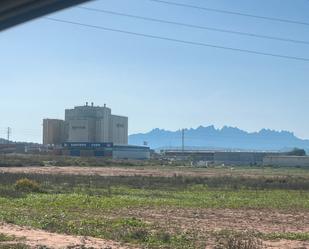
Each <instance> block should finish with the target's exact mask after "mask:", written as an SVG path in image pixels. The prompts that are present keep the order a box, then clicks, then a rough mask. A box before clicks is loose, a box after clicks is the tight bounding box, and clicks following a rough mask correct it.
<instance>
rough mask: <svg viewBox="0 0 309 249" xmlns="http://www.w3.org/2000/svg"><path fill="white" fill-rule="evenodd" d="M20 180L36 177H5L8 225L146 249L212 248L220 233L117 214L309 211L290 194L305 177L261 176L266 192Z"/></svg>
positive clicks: (77, 179) (302, 194)
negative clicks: (35, 186)
mask: <svg viewBox="0 0 309 249" xmlns="http://www.w3.org/2000/svg"><path fill="white" fill-rule="evenodd" d="M18 177H20V178H24V177H29V175H28V176H27V175H21V174H18V175H17V176H16V175H10V174H6V175H5V176H4V175H2V176H0V179H1V180H2V179H3V181H0V182H1V183H0V222H1V221H4V222H7V223H14V224H17V225H27V226H31V227H35V228H39V229H44V230H48V231H51V232H58V233H66V234H73V235H82V236H84V235H85V236H93V237H98V238H104V239H112V240H116V241H120V242H124V243H132V244H137V245H139V246H143V247H144V248H166V249H167V248H175V249H199V248H205V242H206V241H207V238H208V236H212V234H205V233H201V231H197V230H192V228H191V230H190V229H187V230H184V229H183V228H181V227H178V228H177V227H176V228H174V229H173V230H167V229H166V228H165V227H162V224H161V225H160V223H159V222H155V221H151V222H150V221H146V220H144V219H142V218H141V217H138V213H137V214H136V215H135V216H134V215H129V216H123V215H122V216H121V215H120V216H117V215H116V214H117V212H120V211H121V210H139V209H140V208H141V209H143V210H147V209H148V208H150V209H156V208H163V209H164V208H168V207H170V208H171V209H174V210H177V209H201V208H217V209H224V208H227V209H257V210H258V209H275V210H282V211H287V210H293V211H300V210H301V211H305V212H307V211H309V191H308V190H307V191H304V190H290V189H289V187H291V186H292V187H293V188H294V187H295V186H297V184H298V182H297V179H298V178H295V179H294V178H287V180H286V179H283V181H282V179H281V178H278V179H273V180H271V182H269V181H268V180H267V181H265V179H264V178H261V181H260V184H261V186H259V185H258V184H259V181H258V180H256V179H254V180H248V179H246V178H243V177H241V178H226V177H225V178H210V179H207V181H208V185H207V184H204V182H203V181H204V180H201V179H198V178H197V179H191V178H185V177H174V178H162V177H159V178H152V177H97V176H96V177H90V176H83V177H81V176H50V175H47V176H46V175H45V176H42V175H30V178H31V179H33V180H36V181H38V182H39V183H40V190H41V191H40V192H39V193H36V192H32V193H29V192H20V190H18V189H16V188H14V183H15V181H16V179H18ZM200 181H202V182H203V184H201V183H200ZM300 182H301V184H303V185H299V186H300V187H299V188H301V186H306V182H305V181H300ZM279 183H280V184H279ZM269 184H273V185H269ZM231 185H235V187H234V188H232V187H231ZM255 185H256V188H255V189H253V188H252V186H255ZM213 186H216V187H213ZM277 186H279V187H278V188H277ZM264 187H266V189H264ZM257 236H258V237H259V238H263V239H291V240H309V235H308V234H307V233H271V234H259V235H257ZM0 238H1V237H0ZM0 249H1V247H0Z"/></svg>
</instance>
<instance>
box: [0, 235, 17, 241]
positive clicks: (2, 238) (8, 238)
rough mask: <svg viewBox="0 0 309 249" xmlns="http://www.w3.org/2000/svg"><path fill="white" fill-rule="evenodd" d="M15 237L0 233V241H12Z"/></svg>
mask: <svg viewBox="0 0 309 249" xmlns="http://www.w3.org/2000/svg"><path fill="white" fill-rule="evenodd" d="M14 240H15V237H14V236H9V235H6V234H3V233H0V242H7V241H14Z"/></svg>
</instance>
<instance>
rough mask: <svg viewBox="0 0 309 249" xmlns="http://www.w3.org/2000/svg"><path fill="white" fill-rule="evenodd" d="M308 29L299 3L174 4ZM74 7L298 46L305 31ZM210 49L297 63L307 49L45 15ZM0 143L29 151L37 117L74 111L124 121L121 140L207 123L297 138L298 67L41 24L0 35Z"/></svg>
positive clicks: (110, 0)
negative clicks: (90, 106) (90, 109)
mask: <svg viewBox="0 0 309 249" xmlns="http://www.w3.org/2000/svg"><path fill="white" fill-rule="evenodd" d="M174 1H177V2H181V3H190V4H195V5H200V6H204V7H210V8H220V9H225V10H230V11H238V12H246V13H251V14H255V15H264V16H272V17H278V18H286V19H293V20H299V21H304V22H309V15H308V13H309V2H308V1H307V0H233V1H231V0H174ZM85 6H89V7H95V8H101V9H105V10H113V11H121V12H125V13H128V14H135V15H143V16H147V17H154V18H161V19H167V20H172V21H180V22H186V23H191V24H197V25H206V26H211V27H216V28H223V29H233V30H237V31H243V32H253V33H259V34H264V35H272V36H279V37H286V38H293V39H299V40H307V41H309V26H306V25H295V24H287V23H280V22H271V21H265V20H259V19H254V18H247V17H241V16H234V15H224V14H219V13H211V12H205V11H201V10H194V9H188V8H182V7H176V6H167V5H163V4H159V3H155V2H152V1H149V0H101V1H100V0H99V1H94V2H92V3H89V4H86V5H85ZM51 17H54V18H61V19H65V20H70V21H78V22H82V23H87V24H93V25H101V26H104V27H109V28H117V29H123V30H128V31H133V32H142V33H147V34H153V35H161V36H166V37H170V38H178V39H184V40H189V41H197V42H206V43H212V44H216V45H221V46H229V47H235V48H243V49H251V50H258V51H264V52H270V53H278V54H286V55H292V56H300V57H307V58H309V45H301V44H293V43H287V42H279V41H270V40H263V39H257V38H247V37H241V36H237V35H231V34H222V33H216V32H211V31H201V30H194V29H189V28H183V27H177V26H173V25H164V24H156V23H151V22H146V21H140V20H133V19H129V18H126V17H117V16H112V15H107V14H101V13H95V12H89V11H86V10H83V9H79V8H72V9H68V10H65V11H62V12H58V13H56V14H53V15H51ZM0 56H1V57H0V58H1V59H0V73H1V74H0V77H1V106H0V116H1V119H0V137H1V136H2V137H4V136H5V132H6V131H5V129H6V127H7V126H10V127H12V130H13V139H14V140H24V141H25V140H26V141H41V133H42V126H41V124H42V119H43V118H47V117H49V118H63V117H64V109H65V108H71V107H73V106H75V105H82V104H84V103H85V102H86V101H88V102H92V101H93V102H94V103H95V104H96V105H103V104H104V103H106V104H107V105H108V106H109V107H111V108H112V111H113V112H114V113H115V114H121V115H127V116H128V117H129V132H130V133H136V132H145V131H148V130H150V129H152V128H155V127H159V128H165V129H171V130H177V129H179V128H182V127H187V128H190V127H197V126H199V125H204V126H206V125H210V124H214V125H215V126H216V127H221V126H223V125H230V126H238V127H239V128H242V129H245V130H248V131H257V130H259V129H261V128H264V127H265V128H271V129H277V130H290V131H293V132H295V134H296V135H297V136H300V137H302V138H309V125H308V124H309V97H308V96H309V81H308V80H309V77H308V75H309V62H301V61H293V60H285V59H279V58H271V57H265V56H259V55H250V54H243V53H237V52H232V51H224V50H219V49H213V48H205V47H198V46H189V45H183V44H177V43H173V42H168V41H159V40H152V39H148V38H140V37H134V36H129V35H125V34H119V33H111V32H105V31H99V30H95V29H91V28H85V27H79V26H74V25H70V24H64V23H57V22H53V21H50V20H47V19H44V18H41V19H37V20H35V21H32V22H29V23H27V24H24V25H21V26H18V27H15V28H13V29H10V30H8V31H5V32H2V33H0Z"/></svg>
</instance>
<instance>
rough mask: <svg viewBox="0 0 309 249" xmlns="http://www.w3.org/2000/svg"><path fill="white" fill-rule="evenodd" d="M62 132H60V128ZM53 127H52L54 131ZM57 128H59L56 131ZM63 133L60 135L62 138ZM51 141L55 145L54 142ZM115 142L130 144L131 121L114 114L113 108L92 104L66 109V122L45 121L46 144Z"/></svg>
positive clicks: (44, 134) (44, 140) (44, 136)
mask: <svg viewBox="0 0 309 249" xmlns="http://www.w3.org/2000/svg"><path fill="white" fill-rule="evenodd" d="M56 123H57V124H58V126H60V123H61V127H63V128H61V132H60V131H58V130H57V129H58V128H57V127H58V126H57V125H56ZM51 127H52V128H51ZM56 128H57V129H56ZM59 134H61V135H59ZM51 142H52V143H51ZM64 142H69V143H75V142H77V143H114V144H119V145H127V144H128V118H127V117H124V116H118V115H112V113H111V109H110V108H108V107H106V105H104V106H103V107H100V106H94V105H93V103H92V104H91V105H88V103H86V105H84V106H76V107H74V108H73V109H66V110H65V120H57V122H56V121H55V122H53V121H52V120H50V119H46V120H44V121H43V144H45V145H47V144H62V143H64Z"/></svg>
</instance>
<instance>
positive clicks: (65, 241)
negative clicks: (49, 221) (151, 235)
mask: <svg viewBox="0 0 309 249" xmlns="http://www.w3.org/2000/svg"><path fill="white" fill-rule="evenodd" d="M0 233H3V234H5V235H10V236H15V237H16V238H19V240H20V241H22V242H23V243H25V244H26V245H28V246H30V247H31V248H37V247H38V246H46V247H48V248H54V249H64V248H68V247H71V248H72V247H74V248H81V247H82V246H84V247H86V248H95V249H129V248H131V249H132V248H133V247H128V246H123V245H120V244H119V243H117V242H114V241H108V240H103V239H97V238H92V237H82V236H71V235H64V234H56V233H49V232H46V231H42V230H37V229H32V228H29V227H21V226H16V225H12V224H5V223H2V224H0Z"/></svg>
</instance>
